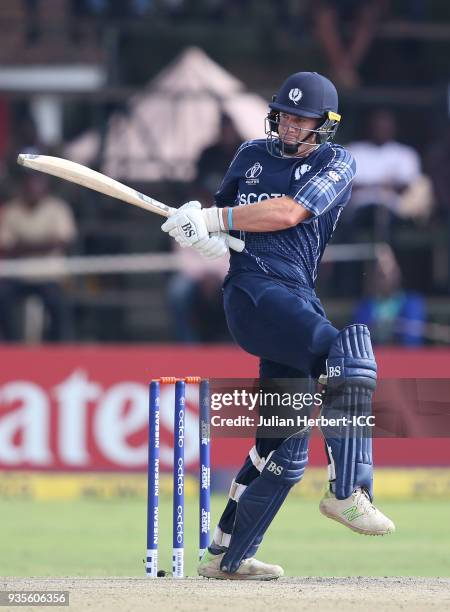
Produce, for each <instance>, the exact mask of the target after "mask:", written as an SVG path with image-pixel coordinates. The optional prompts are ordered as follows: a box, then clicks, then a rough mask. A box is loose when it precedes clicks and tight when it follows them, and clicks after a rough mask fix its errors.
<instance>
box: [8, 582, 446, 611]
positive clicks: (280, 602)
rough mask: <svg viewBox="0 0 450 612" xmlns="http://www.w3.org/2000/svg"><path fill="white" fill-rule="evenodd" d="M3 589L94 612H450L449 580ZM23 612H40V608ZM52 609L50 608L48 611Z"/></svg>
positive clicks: (71, 584)
mask: <svg viewBox="0 0 450 612" xmlns="http://www.w3.org/2000/svg"><path fill="white" fill-rule="evenodd" d="M0 585H1V590H8V591H11V590H18V591H25V590H27V591H29V590H38V591H51V590H64V591H69V592H70V607H69V608H67V607H65V608H64V607H59V606H58V607H56V606H55V607H53V606H52V608H51V609H54V610H71V611H72V612H74V611H76V612H78V611H83V612H84V611H89V612H103V611H104V612H137V611H140V610H149V611H150V610H151V611H159V610H162V611H163V612H171V611H172V610H180V611H184V610H185V611H187V612H191V611H195V612H203V611H207V610H208V611H209V610H211V611H213V612H230V611H231V612H233V611H236V612H238V611H239V610H246V611H249V612H252V611H255V612H261V610H264V609H266V610H272V609H278V610H283V611H284V610H296V611H297V610H308V611H309V610H311V609H314V610H319V611H321V610H326V611H333V612H336V611H337V610H345V611H348V610H361V611H362V610H364V611H367V610H371V609H375V608H376V609H378V610H382V611H383V612H384V611H390V610H408V612H413V611H417V612H419V611H420V612H423V611H424V610H449V609H450V579H448V578H283V579H281V580H278V581H273V582H231V581H226V582H221V581H215V580H207V579H204V578H186V579H183V580H173V579H171V578H158V579H156V580H150V579H148V578H2V579H0ZM14 609H17V610H24V611H25V610H28V611H29V612H35V611H36V610H37V609H39V608H37V607H28V606H27V607H19V608H14ZM46 609H49V608H46Z"/></svg>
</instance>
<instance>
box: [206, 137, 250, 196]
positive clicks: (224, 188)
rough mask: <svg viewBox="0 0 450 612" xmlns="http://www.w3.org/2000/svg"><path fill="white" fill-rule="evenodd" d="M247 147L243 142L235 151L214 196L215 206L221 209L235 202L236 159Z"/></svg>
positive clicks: (236, 185) (236, 191) (237, 174)
mask: <svg viewBox="0 0 450 612" xmlns="http://www.w3.org/2000/svg"><path fill="white" fill-rule="evenodd" d="M247 145H248V143H247V142H244V143H243V144H242V145H241V146H240V147H239V149H238V150H237V151H236V154H235V156H234V157H233V159H232V160H231V163H230V166H229V168H228V170H227V172H226V174H225V176H224V177H223V180H222V182H221V184H220V187H219V189H218V191H217V192H216V193H215V195H214V201H215V203H216V206H218V207H219V208H223V207H224V206H233V204H234V203H235V202H236V199H237V195H238V191H239V173H238V172H237V168H236V166H237V163H238V158H239V156H240V154H241V151H242V150H243V149H244V148H245V147H246V146H247Z"/></svg>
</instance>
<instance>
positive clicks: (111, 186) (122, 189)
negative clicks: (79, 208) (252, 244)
mask: <svg viewBox="0 0 450 612" xmlns="http://www.w3.org/2000/svg"><path fill="white" fill-rule="evenodd" d="M17 163H18V164H20V165H21V166H25V167H26V168H32V169H33V170H39V172H45V173H46V174H51V175H52V176H57V177H58V178H62V179H64V180H66V181H70V182H71V183H76V184H77V185H82V186H83V187H88V188H89V189H93V190H94V191H98V192H99V193H103V194H105V195H107V196H110V197H112V198H117V199H118V200H121V201H122V202H127V203H128V204H132V205H133V206H138V207H139V208H143V209H144V210H148V211H150V212H153V213H156V214H157V215H161V216H162V217H170V216H171V215H173V214H174V213H175V212H176V210H177V209H176V208H173V207H172V206H167V204H163V203H162V202H158V200H154V199H153V198H151V197H149V196H147V195H145V194H144V193H140V192H139V191H136V190H135V189H132V188H131V187H128V186H127V185H124V184H123V183H119V181H116V180H114V179H112V178H110V177H109V176H106V175H105V174H101V172H96V171H95V170H92V169H91V168H88V167H87V166H83V165H81V164H77V163H76V162H73V161H69V160H68V159H62V158H61V157H51V156H49V155H32V154H29V153H20V154H19V156H18V158H17ZM223 235H224V236H225V238H226V241H227V243H228V246H229V247H230V249H233V250H234V251H237V252H239V253H240V252H241V251H243V250H244V248H245V243H244V242H243V241H242V240H240V239H239V238H235V237H234V236H230V235H228V234H223Z"/></svg>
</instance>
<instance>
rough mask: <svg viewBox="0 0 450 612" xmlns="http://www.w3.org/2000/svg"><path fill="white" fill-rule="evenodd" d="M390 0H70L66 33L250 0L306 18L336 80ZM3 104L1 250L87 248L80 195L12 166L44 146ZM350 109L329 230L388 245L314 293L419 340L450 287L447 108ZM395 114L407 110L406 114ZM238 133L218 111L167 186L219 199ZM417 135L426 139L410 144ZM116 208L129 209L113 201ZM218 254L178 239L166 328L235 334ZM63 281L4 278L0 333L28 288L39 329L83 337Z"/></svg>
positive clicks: (188, 335)
mask: <svg viewBox="0 0 450 612" xmlns="http://www.w3.org/2000/svg"><path fill="white" fill-rule="evenodd" d="M407 4H408V6H407V7H406V6H405V7H403V9H402V10H403V13H402V14H401V15H400V16H401V17H402V18H404V19H408V20H410V21H411V22H414V23H422V22H425V21H426V20H427V19H429V18H430V8H429V3H427V2H425V1H424V0H415V1H414V2H411V3H407ZM441 4H442V3H441ZM23 5H24V7H25V8H26V11H27V15H28V21H27V28H26V32H25V35H26V38H27V43H28V44H31V45H32V44H35V43H36V42H38V41H39V38H40V35H41V34H40V31H41V30H40V28H41V23H40V15H41V14H42V11H41V8H42V4H41V2H40V0H23ZM394 5H395V3H394V2H393V0H358V1H356V0H340V1H337V2H334V1H331V0H315V1H314V2H311V1H310V0H303V1H299V2H295V1H291V0H280V1H279V2H276V3H273V2H268V1H267V2H266V1H265V0H264V1H261V2H254V1H250V0H229V1H227V2H225V1H224V0H196V1H195V2H187V1H186V0H130V2H121V1H117V0H70V1H69V0H68V2H67V7H68V11H69V17H70V19H69V22H70V23H71V26H70V27H71V28H72V30H71V35H72V36H73V39H74V40H75V39H76V38H77V27H76V24H77V21H78V20H91V21H92V23H97V24H98V25H99V26H102V25H104V23H106V22H107V21H108V20H115V21H116V22H117V21H120V20H145V18H147V17H151V16H152V15H155V14H158V15H165V16H166V17H168V18H169V19H173V20H177V19H178V20H182V19H185V18H192V19H200V20H211V21H215V22H222V21H228V22H230V21H231V22H234V21H239V20H240V21H242V20H245V19H246V18H248V17H249V16H253V17H255V14H256V13H258V14H260V15H259V18H270V19H271V20H272V21H271V23H273V24H274V25H275V26H277V27H287V28H290V30H291V31H292V30H293V29H294V30H295V31H296V32H297V34H298V35H299V36H300V35H301V33H302V32H304V29H305V27H306V26H307V27H308V28H309V32H310V33H311V34H312V35H313V36H314V37H315V40H316V41H317V43H318V45H319V47H320V49H321V53H322V60H323V61H324V63H325V66H326V68H325V70H326V72H327V74H328V75H329V76H330V77H331V78H332V79H333V80H334V81H335V82H336V84H337V86H338V87H339V88H340V89H343V90H344V91H352V90H354V89H358V88H363V86H364V85H366V84H367V83H366V72H365V71H364V67H365V66H366V63H365V62H366V59H367V57H368V55H369V54H370V53H371V49H372V45H373V44H374V39H375V35H376V31H377V28H379V27H380V25H381V24H382V23H384V21H385V20H386V19H387V18H388V17H389V16H392V15H393V14H394ZM440 6H441V5H440ZM397 16H398V14H397ZM255 18H256V17H255ZM305 24H306V25H305ZM7 106H8V105H7V104H6V101H5V100H3V99H0V173H1V178H2V180H1V186H0V252H1V257H2V258H3V259H17V260H20V259H23V258H27V257H32V256H35V255H39V256H44V257H46V256H52V255H55V254H57V255H67V254H71V253H78V254H90V253H91V252H90V251H89V250H88V249H87V250H84V251H83V245H84V247H86V243H82V242H79V241H77V236H78V235H79V234H80V228H79V227H77V225H78V222H79V224H80V225H81V226H82V225H83V222H84V220H83V212H82V211H83V206H82V203H80V202H76V203H74V202H73V201H72V200H71V198H70V197H69V198H68V201H65V199H64V197H61V196H60V195H59V193H58V192H53V185H54V184H53V183H48V182H47V181H46V180H45V178H43V177H38V176H37V175H30V174H26V175H21V174H19V173H17V172H16V171H13V170H12V168H13V166H15V158H16V156H17V153H19V152H41V153H46V152H49V151H46V149H45V147H43V145H42V144H41V143H40V142H39V136H38V130H37V129H36V125H35V124H34V122H33V119H32V118H31V116H30V114H29V113H28V112H26V109H24V105H23V104H22V105H21V106H20V108H19V106H18V105H17V106H16V107H14V105H11V108H10V109H9V110H8V108H7ZM25 106H26V105H25ZM354 114H359V116H362V117H363V121H362V127H361V129H359V130H355V129H354V130H353V136H354V137H353V138H351V139H349V140H350V141H349V142H343V141H342V140H341V142H342V143H343V144H345V145H346V146H347V147H348V148H349V150H350V151H351V152H352V154H353V155H354V157H355V159H356V164H357V174H356V177H355V181H354V187H353V195H352V199H351V201H350V203H349V205H348V206H347V208H346V210H345V211H344V213H343V215H342V216H341V219H340V222H339V225H338V228H337V230H336V234H335V239H334V241H335V242H337V243H344V244H349V245H350V244H352V243H354V242H358V243H361V242H367V243H374V244H380V245H382V246H381V250H378V257H377V259H376V261H375V262H372V263H368V262H363V263H358V264H355V265H354V266H353V267H352V266H350V267H349V266H347V267H345V273H344V274H342V270H343V268H342V267H341V264H331V265H330V266H328V265H327V268H326V270H325V273H324V274H323V275H322V278H324V279H325V283H323V284H322V286H321V297H323V298H325V300H326V299H327V298H336V297H337V298H340V297H344V298H348V299H351V300H352V301H353V312H352V314H351V316H350V315H349V316H350V318H351V319H352V320H353V321H359V322H363V323H366V324H367V325H369V327H370V328H371V331H372V334H373V337H374V340H375V342H376V343H378V344H390V343H397V344H402V345H405V346H417V345H421V344H424V343H426V342H427V341H428V338H427V336H426V332H425V323H426V321H427V320H429V313H428V312H427V307H426V303H427V299H428V298H429V297H430V296H433V295H441V296H446V295H447V296H448V288H449V286H450V248H449V242H450V196H449V194H450V172H449V171H448V168H449V167H450V125H449V118H448V116H447V117H446V118H445V117H444V118H443V120H442V122H441V123H440V124H439V131H438V132H437V133H435V130H434V127H433V126H435V125H436V123H437V122H436V118H431V117H430V116H429V111H427V113H424V117H423V118H424V121H423V124H422V125H418V124H415V125H411V126H410V132H407V131H406V130H405V129H404V123H405V120H404V118H403V117H401V115H400V112H399V108H398V107H395V106H393V105H388V104H386V105H376V104H373V105H371V107H370V109H369V108H368V106H364V108H363V107H357V108H356V111H354ZM399 118H401V119H402V120H403V123H402V125H401V126H400V124H399V122H398V119H399ZM348 119H349V120H350V121H352V119H354V117H353V118H352V117H346V123H347V120H348ZM432 119H433V120H432ZM8 126H9V127H8ZM11 126H12V127H11ZM402 128H403V129H402ZM405 135H406V137H405ZM409 135H413V136H414V137H415V138H409ZM417 135H419V137H417ZM339 138H342V134H341V133H340V134H339ZM240 140H241V139H240V136H239V134H238V131H237V129H236V126H235V125H234V124H233V121H232V120H231V119H230V117H228V116H227V115H226V114H223V116H222V120H221V125H220V130H219V134H218V138H217V141H216V142H215V143H213V144H212V145H211V146H209V147H208V148H207V149H205V150H204V151H203V152H202V153H201V155H200V156H199V158H198V160H197V174H196V177H195V180H194V181H193V182H192V183H191V184H189V185H184V186H182V187H181V188H179V187H177V189H176V190H175V191H172V194H173V193H176V194H177V200H179V203H180V204H181V203H183V202H184V201H187V200H189V199H198V200H200V201H201V202H202V204H203V205H204V206H211V205H213V203H214V192H215V190H216V189H217V187H218V185H219V183H220V180H221V177H222V176H223V175H224V173H225V171H226V169H227V167H228V164H229V162H230V160H231V159H232V157H233V155H234V152H235V150H236V148H237V147H238V145H239V144H240ZM419 141H421V143H422V144H421V150H419V149H418V148H417V147H416V146H413V144H412V143H413V142H419ZM50 152H54V151H50ZM56 154H58V152H57V151H56ZM160 188H161V189H163V190H164V188H165V187H164V186H162V187H160ZM168 188H170V187H168ZM152 189H153V186H152ZM177 200H175V201H177ZM72 206H74V207H73V208H72ZM80 211H81V212H80ZM74 213H75V214H74ZM121 214H122V215H126V214H127V213H126V212H125V211H124V209H121ZM103 228H104V225H102V224H100V225H99V228H98V240H96V239H95V237H94V240H93V242H94V243H95V244H96V245H97V246H99V245H100V244H103V242H102V240H101V237H102V236H101V234H102V229H103ZM438 231H439V232H440V235H442V233H443V232H444V233H445V232H446V236H447V239H446V244H445V245H444V246H443V247H442V249H441V247H440V246H439V244H437V245H436V244H434V240H435V235H437V233H436V232H438ZM405 235H407V236H413V241H414V240H415V241H416V242H417V241H418V240H419V239H420V241H422V242H423V243H425V244H426V245H427V247H426V248H427V249H428V251H427V253H428V255H427V257H428V260H426V259H424V258H423V257H422V255H421V253H422V252H419V254H417V253H416V254H415V256H414V257H412V256H411V257H410V256H409V253H408V248H409V246H408V245H409V242H408V240H409V238H408V239H405V238H404V236H405ZM105 240H106V238H105ZM80 244H81V248H80ZM399 246H400V249H399ZM169 248H171V246H170V245H169V243H167V249H169ZM401 249H403V252H400V251H401ZM439 249H441V250H439ZM93 252H95V253H97V252H98V251H93ZM405 253H406V255H407V256H406V257H405ZM430 253H431V255H430ZM226 267H227V262H226V260H219V261H215V262H214V261H213V262H209V261H205V260H203V259H201V258H200V257H199V256H198V255H197V254H196V253H195V252H194V251H188V250H185V251H184V252H183V257H182V266H181V267H180V269H179V270H178V271H177V272H172V273H170V274H168V275H167V277H166V279H165V280H166V282H165V291H166V295H165V302H166V305H167V316H168V318H169V320H170V325H169V329H170V330H171V332H170V333H171V336H170V337H169V336H168V337H167V339H168V340H176V341H178V342H222V341H228V340H229V336H228V332H227V328H226V323H225V320H224V315H223V312H222V306H221V283H222V280H223V277H224V275H225V273H226ZM423 269H425V271H426V276H427V279H426V280H427V282H423V273H421V272H420V270H423ZM437 277H439V278H440V279H441V280H440V284H439V283H437V282H435V280H434V279H435V278H437ZM66 288H67V279H66V277H65V276H64V274H63V272H62V271H61V273H60V274H58V275H56V276H53V277H48V278H41V279H40V280H39V281H37V280H36V279H32V278H27V277H20V278H2V277H0V341H3V342H14V341H18V340H23V339H25V338H26V337H27V331H26V329H25V324H24V322H25V321H26V316H25V314H24V313H25V311H26V310H27V309H29V306H30V303H31V305H33V303H36V301H37V303H40V304H41V310H42V314H41V319H42V320H41V328H42V330H41V333H40V339H41V340H45V341H56V342H58V341H67V340H70V339H72V338H73V339H78V335H77V320H76V316H75V317H74V309H73V307H72V304H71V301H70V294H68V293H67V291H66ZM449 322H450V321H448V320H447V324H448V323H449ZM31 335H32V334H31ZM111 339H114V338H111Z"/></svg>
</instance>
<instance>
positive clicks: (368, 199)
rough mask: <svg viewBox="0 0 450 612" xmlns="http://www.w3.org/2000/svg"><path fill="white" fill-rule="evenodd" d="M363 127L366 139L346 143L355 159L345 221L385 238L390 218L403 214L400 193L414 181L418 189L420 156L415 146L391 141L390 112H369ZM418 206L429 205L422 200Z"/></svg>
mask: <svg viewBox="0 0 450 612" xmlns="http://www.w3.org/2000/svg"><path fill="white" fill-rule="evenodd" d="M367 127H368V138H367V140H363V141H358V142H352V143H349V145H348V149H349V151H350V152H351V153H352V154H353V156H354V157H355V160H356V176H355V180H354V182H353V194H352V199H351V202H350V205H349V207H348V210H347V211H346V213H347V223H351V225H353V226H359V225H363V226H364V225H366V224H367V223H369V224H370V225H371V226H375V234H376V238H377V239H386V237H387V234H388V233H389V229H390V227H391V224H392V221H393V220H394V219H395V218H397V217H399V216H402V214H403V209H404V201H403V199H402V196H403V197H404V196H406V195H407V194H408V189H410V188H411V187H412V186H413V184H414V183H415V182H416V181H417V186H418V188H419V187H420V185H419V183H421V182H423V181H422V177H421V173H420V158H419V155H418V153H417V152H416V151H415V149H413V148H412V147H410V146H408V145H405V144H402V143H400V142H397V141H396V140H395V137H396V121H395V117H394V115H393V114H392V113H391V112H390V111H388V110H375V111H373V112H372V113H371V115H370V116H369V119H368V124H367ZM408 195H410V194H408ZM428 196H429V198H430V197H431V195H430V193H428ZM422 205H423V206H424V207H427V209H428V208H429V202H428V201H427V200H426V199H423V201H422Z"/></svg>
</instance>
